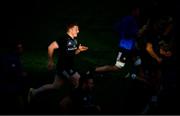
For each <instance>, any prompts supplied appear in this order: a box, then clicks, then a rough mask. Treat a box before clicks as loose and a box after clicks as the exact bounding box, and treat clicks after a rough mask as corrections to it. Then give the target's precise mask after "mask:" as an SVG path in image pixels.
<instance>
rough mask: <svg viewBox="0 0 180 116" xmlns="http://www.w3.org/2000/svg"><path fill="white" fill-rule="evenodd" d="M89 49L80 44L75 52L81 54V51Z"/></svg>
mask: <svg viewBox="0 0 180 116" xmlns="http://www.w3.org/2000/svg"><path fill="white" fill-rule="evenodd" d="M86 50H88V47H86V46H82V45H81V44H80V45H79V47H78V49H77V50H76V52H75V54H79V53H80V52H83V51H86Z"/></svg>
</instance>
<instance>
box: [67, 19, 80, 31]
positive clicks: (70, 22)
mask: <svg viewBox="0 0 180 116" xmlns="http://www.w3.org/2000/svg"><path fill="white" fill-rule="evenodd" d="M74 26H78V23H77V22H76V21H67V22H66V25H65V30H66V31H68V30H69V29H70V28H72V27H74Z"/></svg>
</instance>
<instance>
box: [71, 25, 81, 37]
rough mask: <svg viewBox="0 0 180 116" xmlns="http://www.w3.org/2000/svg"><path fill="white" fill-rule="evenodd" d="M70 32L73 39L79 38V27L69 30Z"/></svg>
mask: <svg viewBox="0 0 180 116" xmlns="http://www.w3.org/2000/svg"><path fill="white" fill-rule="evenodd" d="M69 32H70V33H71V34H72V36H73V37H77V35H78V33H79V27H78V26H76V25H75V26H73V27H72V28H70V29H69Z"/></svg>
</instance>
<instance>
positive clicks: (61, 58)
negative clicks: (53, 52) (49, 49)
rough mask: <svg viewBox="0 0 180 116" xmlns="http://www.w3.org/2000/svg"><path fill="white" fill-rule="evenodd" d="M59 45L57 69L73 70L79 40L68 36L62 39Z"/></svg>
mask: <svg viewBox="0 0 180 116" xmlns="http://www.w3.org/2000/svg"><path fill="white" fill-rule="evenodd" d="M57 43H58V46H59V49H58V61H57V69H59V70H61V69H63V70H64V69H73V67H74V56H75V51H76V49H77V46H78V43H77V40H76V39H73V38H71V37H70V36H69V35H68V34H66V35H64V36H63V37H60V38H59V40H58V41H57Z"/></svg>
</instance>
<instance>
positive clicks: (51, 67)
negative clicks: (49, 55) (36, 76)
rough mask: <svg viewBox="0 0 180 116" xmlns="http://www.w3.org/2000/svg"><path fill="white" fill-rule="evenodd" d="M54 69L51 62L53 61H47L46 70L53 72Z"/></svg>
mask: <svg viewBox="0 0 180 116" xmlns="http://www.w3.org/2000/svg"><path fill="white" fill-rule="evenodd" d="M54 67H55V64H54V62H53V61H49V62H48V70H53V69H54Z"/></svg>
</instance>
